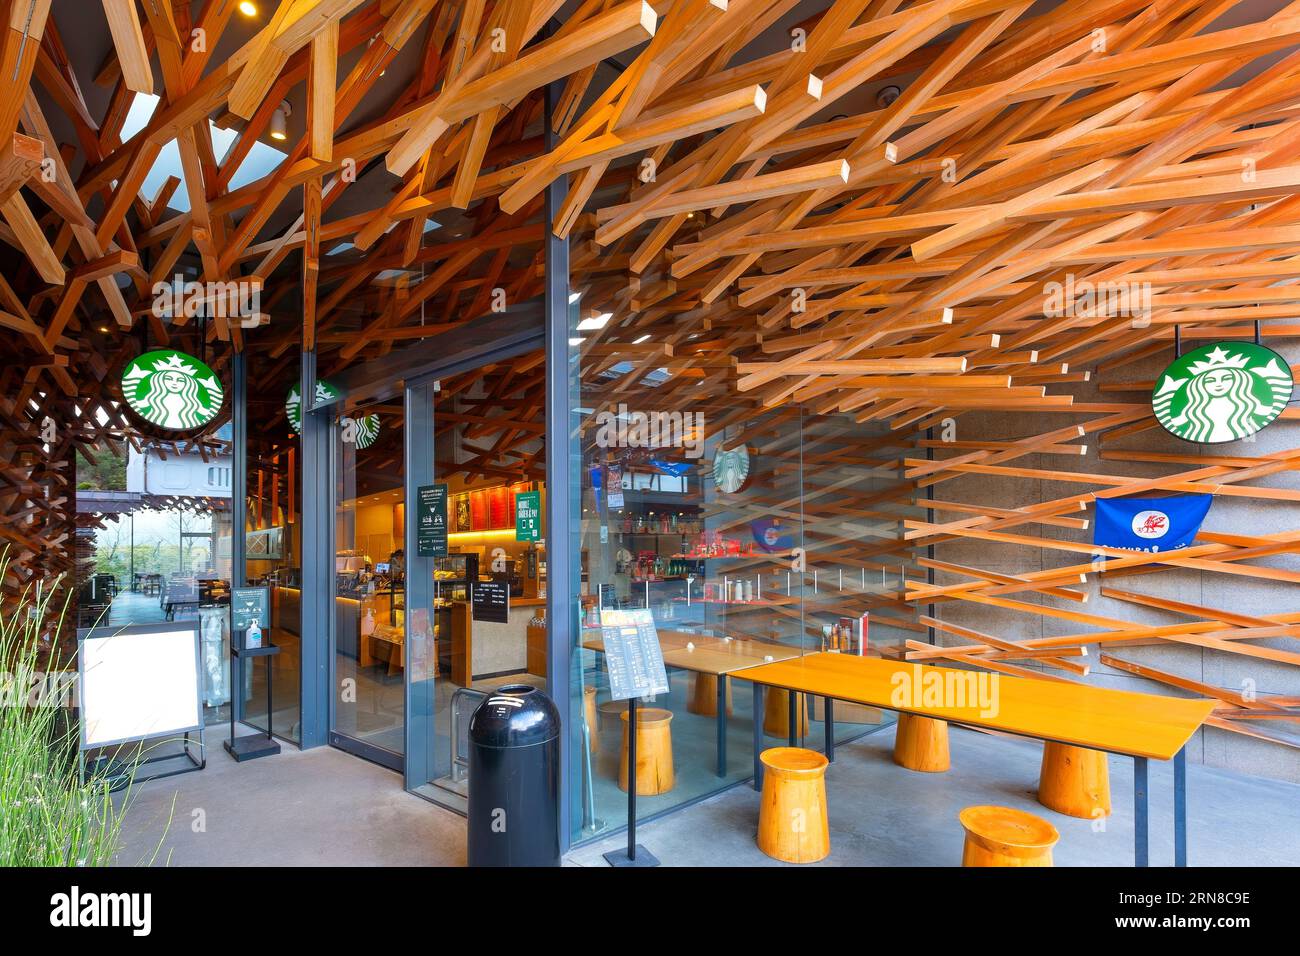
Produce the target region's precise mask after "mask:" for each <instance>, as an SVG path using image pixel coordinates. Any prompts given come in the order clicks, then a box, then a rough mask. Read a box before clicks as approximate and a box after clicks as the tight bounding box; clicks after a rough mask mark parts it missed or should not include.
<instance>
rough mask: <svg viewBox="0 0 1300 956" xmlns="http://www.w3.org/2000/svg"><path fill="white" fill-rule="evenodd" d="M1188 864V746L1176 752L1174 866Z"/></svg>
mask: <svg viewBox="0 0 1300 956" xmlns="http://www.w3.org/2000/svg"><path fill="white" fill-rule="evenodd" d="M1186 865H1187V748H1186V747H1183V748H1182V749H1181V750H1179V751H1178V753H1176V754H1174V866H1186Z"/></svg>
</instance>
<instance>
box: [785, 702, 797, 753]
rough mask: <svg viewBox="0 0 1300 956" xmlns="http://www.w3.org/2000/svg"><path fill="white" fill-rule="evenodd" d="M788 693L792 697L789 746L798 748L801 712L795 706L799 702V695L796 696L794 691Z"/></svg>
mask: <svg viewBox="0 0 1300 956" xmlns="http://www.w3.org/2000/svg"><path fill="white" fill-rule="evenodd" d="M786 693H788V694H789V695H790V739H789V744H790V746H791V747H798V746H799V710H798V708H797V707H796V706H795V701H797V700H798V699H799V695H798V694H796V693H795V692H794V691H792V690H791V691H787V692H786Z"/></svg>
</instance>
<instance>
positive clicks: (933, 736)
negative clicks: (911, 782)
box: [894, 714, 951, 773]
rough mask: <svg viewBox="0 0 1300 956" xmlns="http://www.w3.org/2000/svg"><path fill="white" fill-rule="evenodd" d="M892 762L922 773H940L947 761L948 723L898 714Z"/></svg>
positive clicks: (945, 766)
mask: <svg viewBox="0 0 1300 956" xmlns="http://www.w3.org/2000/svg"><path fill="white" fill-rule="evenodd" d="M894 763H896V764H898V765H899V766H900V767H906V768H907V769H908V770H919V771H921V772H922V773H942V772H943V771H945V770H947V769H948V767H949V766H951V762H950V760H949V758H948V722H947V721H946V720H935V719H934V718H933V717H918V716H916V715H915V714H899V715H898V730H897V731H896V732H895V734H894Z"/></svg>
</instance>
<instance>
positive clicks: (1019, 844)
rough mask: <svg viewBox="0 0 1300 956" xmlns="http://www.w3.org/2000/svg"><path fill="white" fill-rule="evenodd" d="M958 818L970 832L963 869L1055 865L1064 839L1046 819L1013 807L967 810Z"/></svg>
mask: <svg viewBox="0 0 1300 956" xmlns="http://www.w3.org/2000/svg"><path fill="white" fill-rule="evenodd" d="M957 819H959V820H960V821H961V825H962V827H963V828H965V830H966V847H965V849H963V850H962V854H961V865H962V866H1051V865H1052V847H1054V846H1055V845H1056V841H1057V840H1059V839H1060V838H1061V835H1060V834H1059V833H1057V832H1056V827H1054V826H1052V825H1051V824H1050V823H1048V822H1047V821H1046V820H1044V819H1043V818H1042V817H1036V816H1034V815H1033V814H1032V813H1026V812H1025V811H1024V810H1013V809H1011V808H1010V807H967V808H966V809H965V810H963V811H962V812H961V813H959V814H958V815H957Z"/></svg>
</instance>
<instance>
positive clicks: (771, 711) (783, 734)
mask: <svg viewBox="0 0 1300 956" xmlns="http://www.w3.org/2000/svg"><path fill="white" fill-rule="evenodd" d="M794 709H795V713H796V714H798V717H797V718H796V719H797V720H798V722H799V733H798V734H797V735H796V736H798V737H806V736H807V735H808V702H807V701H806V700H804V695H803V694H796V695H795V705H794ZM763 732H764V733H765V734H767V735H768V736H769V737H779V738H781V739H783V740H789V739H790V692H789V691H788V690H782V689H781V688H779V687H769V688H768V689H767V700H766V701H765V702H764V705H763Z"/></svg>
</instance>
